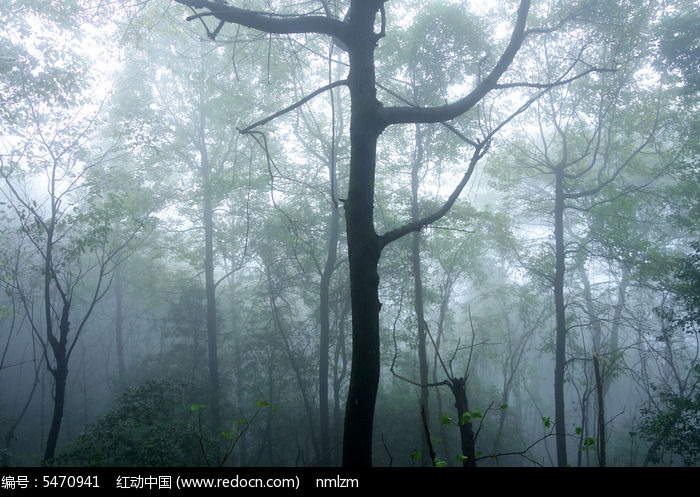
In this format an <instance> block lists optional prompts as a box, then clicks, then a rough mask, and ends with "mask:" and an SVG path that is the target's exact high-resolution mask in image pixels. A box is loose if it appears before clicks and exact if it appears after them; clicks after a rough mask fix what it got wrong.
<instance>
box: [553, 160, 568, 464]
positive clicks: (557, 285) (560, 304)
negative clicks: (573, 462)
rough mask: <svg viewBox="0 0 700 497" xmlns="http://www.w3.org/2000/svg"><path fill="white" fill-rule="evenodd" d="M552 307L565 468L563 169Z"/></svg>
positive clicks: (560, 453) (560, 459)
mask: <svg viewBox="0 0 700 497" xmlns="http://www.w3.org/2000/svg"><path fill="white" fill-rule="evenodd" d="M554 250H555V273H554V307H555V313H556V346H555V347H556V349H555V366H554V417H555V438H556V445H557V465H558V466H560V467H562V466H566V465H567V455H566V420H565V414H564V412H565V407H566V406H565V403H564V375H565V370H566V303H565V301H564V271H565V267H566V266H565V259H566V253H565V247H564V169H563V168H561V167H560V168H557V169H556V170H555V186H554Z"/></svg>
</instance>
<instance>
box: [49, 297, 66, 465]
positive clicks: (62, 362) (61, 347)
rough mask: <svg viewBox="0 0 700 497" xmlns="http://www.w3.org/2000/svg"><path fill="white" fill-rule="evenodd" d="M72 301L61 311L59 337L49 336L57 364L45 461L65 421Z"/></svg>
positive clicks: (54, 448)
mask: <svg viewBox="0 0 700 497" xmlns="http://www.w3.org/2000/svg"><path fill="white" fill-rule="evenodd" d="M69 316H70V301H68V302H65V303H64V304H63V310H62V312H61V322H60V324H59V339H58V340H56V338H55V337H54V336H53V335H50V336H49V344H50V346H51V350H52V352H53V355H54V359H55V361H56V364H55V366H54V367H50V368H49V370H50V371H51V374H52V375H53V378H54V393H53V415H52V416H51V425H50V427H49V436H48V438H47V440H46V451H45V452H44V463H48V462H50V461H51V460H52V459H53V458H54V455H55V454H56V446H57V445H58V435H59V433H60V431H61V423H62V422H63V409H64V406H65V402H66V383H67V380H68V347H67V345H68V332H69V331H70V321H69Z"/></svg>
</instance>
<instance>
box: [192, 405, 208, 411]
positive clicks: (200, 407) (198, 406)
mask: <svg viewBox="0 0 700 497" xmlns="http://www.w3.org/2000/svg"><path fill="white" fill-rule="evenodd" d="M206 408H207V406H206V405H205V404H192V405H191V406H190V412H199V411H203V410H204V409H206Z"/></svg>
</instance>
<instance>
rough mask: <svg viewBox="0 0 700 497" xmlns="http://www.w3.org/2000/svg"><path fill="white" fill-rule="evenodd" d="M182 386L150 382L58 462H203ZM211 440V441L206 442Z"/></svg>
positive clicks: (134, 390)
mask: <svg viewBox="0 0 700 497" xmlns="http://www.w3.org/2000/svg"><path fill="white" fill-rule="evenodd" d="M182 393H183V385H181V384H178V383H176V382H173V381H148V382H146V383H144V384H143V385H141V386H139V387H137V388H132V389H130V390H129V391H127V392H126V393H124V394H123V395H122V397H121V398H120V400H119V402H118V403H117V405H116V406H115V408H114V409H112V410H111V411H110V412H108V413H107V414H106V415H104V416H103V417H102V418H101V419H100V420H99V421H97V422H96V423H95V424H94V425H93V426H91V427H90V428H89V429H88V430H87V431H86V432H85V433H83V434H82V435H81V436H80V437H79V438H78V439H77V440H75V441H74V442H73V443H71V444H70V445H69V446H68V448H67V449H66V450H65V451H64V452H63V453H62V454H61V455H59V456H58V457H57V458H56V460H55V461H54V465H56V466H104V467H122V466H135V467H148V466H199V465H202V463H203V460H202V457H201V455H200V440H201V437H202V435H201V433H200V432H199V430H198V428H197V426H196V425H195V423H193V422H192V420H191V418H190V416H189V415H188V414H189V413H190V412H200V411H201V410H203V409H204V408H205V406H203V405H201V404H195V405H192V406H189V408H188V407H186V406H184V405H183V404H182ZM206 442H207V443H211V442H210V441H206Z"/></svg>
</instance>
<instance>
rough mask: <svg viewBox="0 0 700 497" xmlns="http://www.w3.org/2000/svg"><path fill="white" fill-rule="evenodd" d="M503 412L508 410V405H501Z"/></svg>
mask: <svg viewBox="0 0 700 497" xmlns="http://www.w3.org/2000/svg"><path fill="white" fill-rule="evenodd" d="M499 408H500V409H501V411H503V410H505V409H508V404H501V405H500V407H499Z"/></svg>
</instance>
